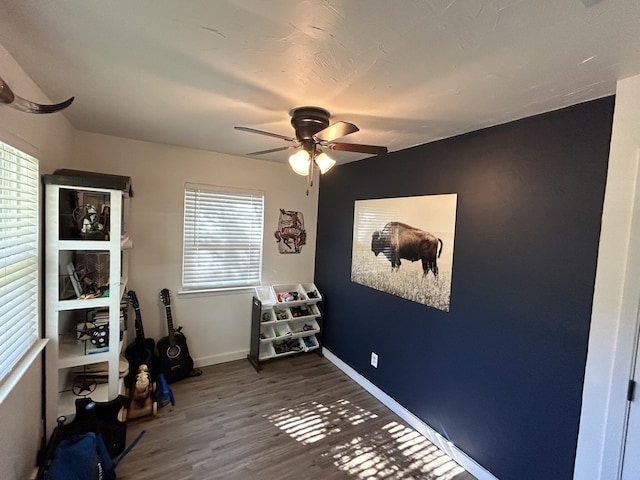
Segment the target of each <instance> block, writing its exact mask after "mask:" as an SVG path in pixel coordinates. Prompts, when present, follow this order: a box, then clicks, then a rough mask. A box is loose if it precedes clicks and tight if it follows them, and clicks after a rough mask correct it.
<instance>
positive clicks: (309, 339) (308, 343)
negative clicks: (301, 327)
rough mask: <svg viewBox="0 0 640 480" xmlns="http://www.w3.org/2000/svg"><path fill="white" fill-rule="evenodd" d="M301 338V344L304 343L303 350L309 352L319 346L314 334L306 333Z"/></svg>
mask: <svg viewBox="0 0 640 480" xmlns="http://www.w3.org/2000/svg"><path fill="white" fill-rule="evenodd" d="M301 340H302V344H303V345H304V351H305V352H311V351H312V350H315V349H317V348H319V347H320V344H319V343H318V339H317V338H316V336H315V335H308V336H305V337H301Z"/></svg>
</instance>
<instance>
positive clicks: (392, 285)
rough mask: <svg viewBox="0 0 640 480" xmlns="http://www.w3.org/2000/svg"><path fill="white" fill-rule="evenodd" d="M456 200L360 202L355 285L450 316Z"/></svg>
mask: <svg viewBox="0 0 640 480" xmlns="http://www.w3.org/2000/svg"><path fill="white" fill-rule="evenodd" d="M457 198H458V197H457V195H456V194H447V195H425V196H421V197H400V198H382V199H376V200H358V201H356V202H355V206H354V219H353V250H352V256H351V281H352V282H356V283H359V284H362V285H365V286H367V287H371V288H375V289H376V290H381V291H383V292H387V293H390V294H392V295H397V296H399V297H402V298H406V299H407V300H411V301H414V302H418V303H422V304H425V305H428V306H430V307H433V308H437V309H439V310H443V311H445V312H448V311H449V309H450V306H451V274H452V270H453V247H454V237H455V224H456V206H457Z"/></svg>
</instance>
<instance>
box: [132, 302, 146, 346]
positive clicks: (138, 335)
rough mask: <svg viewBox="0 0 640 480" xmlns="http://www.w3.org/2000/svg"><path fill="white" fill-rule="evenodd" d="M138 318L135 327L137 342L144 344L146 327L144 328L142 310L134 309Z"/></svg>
mask: <svg viewBox="0 0 640 480" xmlns="http://www.w3.org/2000/svg"><path fill="white" fill-rule="evenodd" d="M134 311H135V313H136V318H135V322H134V325H135V327H136V340H137V341H138V343H143V342H144V327H143V326H142V315H141V314H140V308H139V307H138V308H134Z"/></svg>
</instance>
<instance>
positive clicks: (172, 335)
mask: <svg viewBox="0 0 640 480" xmlns="http://www.w3.org/2000/svg"><path fill="white" fill-rule="evenodd" d="M164 308H165V310H166V313H167V328H168V330H169V345H171V346H172V347H173V346H174V345H175V344H176V337H175V331H174V328H173V318H172V317H171V306H170V305H165V306H164Z"/></svg>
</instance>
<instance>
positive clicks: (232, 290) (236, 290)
mask: <svg viewBox="0 0 640 480" xmlns="http://www.w3.org/2000/svg"><path fill="white" fill-rule="evenodd" d="M255 288H256V287H228V288H202V289H193V290H179V291H178V296H180V297H182V296H185V297H186V296H191V295H241V294H246V293H253V292H255Z"/></svg>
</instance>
